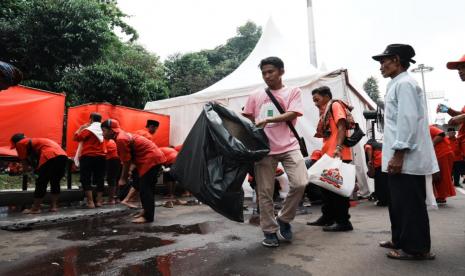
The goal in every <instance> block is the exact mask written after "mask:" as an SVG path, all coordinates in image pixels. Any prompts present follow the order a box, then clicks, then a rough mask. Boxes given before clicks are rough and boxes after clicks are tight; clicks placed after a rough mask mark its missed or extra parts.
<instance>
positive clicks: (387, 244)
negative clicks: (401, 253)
mask: <svg viewBox="0 0 465 276" xmlns="http://www.w3.org/2000/svg"><path fill="white" fill-rule="evenodd" d="M379 246H380V247H383V248H389V249H398V247H397V246H396V245H395V244H394V243H393V242H392V241H382V242H379Z"/></svg>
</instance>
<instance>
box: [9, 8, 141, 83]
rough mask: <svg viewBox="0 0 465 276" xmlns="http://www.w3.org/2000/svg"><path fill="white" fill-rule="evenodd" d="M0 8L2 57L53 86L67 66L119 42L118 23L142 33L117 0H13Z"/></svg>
mask: <svg viewBox="0 0 465 276" xmlns="http://www.w3.org/2000/svg"><path fill="white" fill-rule="evenodd" d="M1 10H2V12H0V33H1V34H2V35H1V36H0V59H1V60H5V61H7V62H11V63H13V64H14V65H16V66H18V67H19V68H20V69H21V70H22V71H23V73H24V74H25V78H26V79H30V80H35V81H40V82H48V83H49V85H48V86H49V87H50V86H52V87H53V83H55V82H58V81H59V80H60V79H61V76H62V74H63V72H65V71H66V70H69V69H72V68H77V67H80V66H86V65H89V64H92V63H93V62H95V60H97V59H99V58H100V57H101V55H102V54H103V53H104V51H105V50H106V48H108V47H109V46H110V45H113V43H114V42H115V41H118V38H117V36H116V35H115V34H114V33H113V29H114V28H115V27H120V28H121V29H122V30H123V31H125V32H126V33H127V34H129V35H132V37H133V38H136V37H137V34H136V33H135V31H134V30H133V29H132V28H130V27H129V26H127V25H126V24H125V23H124V22H122V18H123V17H124V14H123V13H121V12H120V11H119V10H118V8H117V7H116V3H115V2H114V1H99V0H18V1H11V0H8V1H6V2H5V3H3V2H2V9H1Z"/></svg>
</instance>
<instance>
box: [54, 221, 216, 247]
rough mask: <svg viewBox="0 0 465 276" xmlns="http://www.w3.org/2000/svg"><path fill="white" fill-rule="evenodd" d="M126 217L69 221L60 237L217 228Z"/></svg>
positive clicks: (204, 231) (176, 232)
mask: <svg viewBox="0 0 465 276" xmlns="http://www.w3.org/2000/svg"><path fill="white" fill-rule="evenodd" d="M126 217H127V216H126ZM126 217H119V218H115V217H112V218H92V219H88V220H85V221H76V222H71V223H67V224H66V225H65V226H63V227H58V228H57V229H58V230H61V231H63V232H65V234H63V235H61V236H59V237H58V238H59V239H65V240H72V241H78V240H89V239H92V238H100V237H112V236H122V235H134V234H139V233H141V234H144V233H173V236H179V235H189V234H207V233H211V232H214V231H215V230H216V228H217V227H216V223H212V222H202V223H197V224H191V225H181V224H174V225H167V226H160V225H152V224H144V225H135V224H132V223H130V222H129V221H128V220H127V219H125V218H126Z"/></svg>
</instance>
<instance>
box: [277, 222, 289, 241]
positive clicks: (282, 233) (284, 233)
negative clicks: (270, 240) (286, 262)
mask: <svg viewBox="0 0 465 276" xmlns="http://www.w3.org/2000/svg"><path fill="white" fill-rule="evenodd" d="M277 221H278V224H279V230H278V233H277V234H278V237H279V239H281V240H283V241H287V242H291V241H292V230H291V225H290V224H289V223H287V222H283V221H281V220H279V219H277Z"/></svg>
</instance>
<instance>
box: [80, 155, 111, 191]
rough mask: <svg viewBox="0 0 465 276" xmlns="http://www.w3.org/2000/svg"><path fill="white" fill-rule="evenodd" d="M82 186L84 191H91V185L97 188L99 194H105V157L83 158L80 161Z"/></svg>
mask: <svg viewBox="0 0 465 276" xmlns="http://www.w3.org/2000/svg"><path fill="white" fill-rule="evenodd" d="M79 163H80V169H79V173H80V176H81V184H82V188H83V190H84V191H91V190H92V186H91V184H93V185H95V186H96V187H97V189H96V191H97V192H103V185H104V184H105V166H106V162H105V157H104V156H82V157H81V158H80V159H79Z"/></svg>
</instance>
